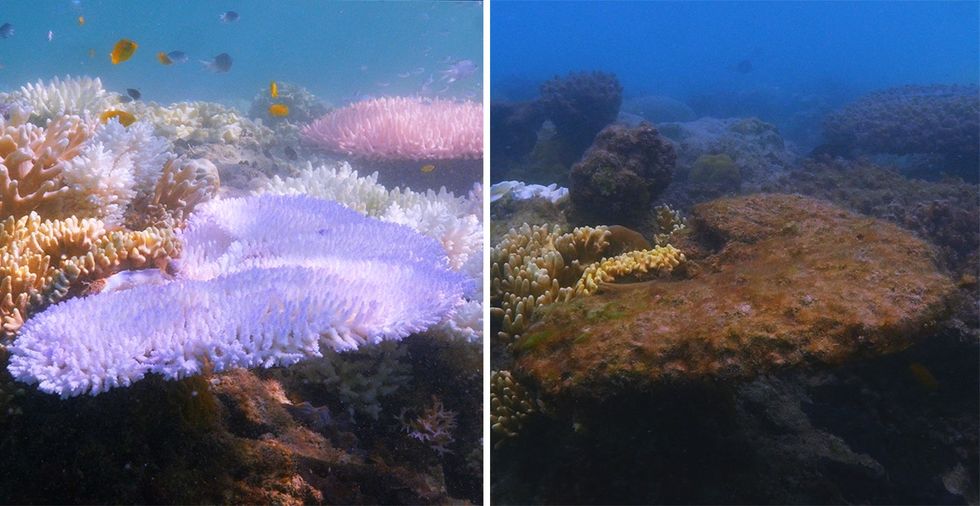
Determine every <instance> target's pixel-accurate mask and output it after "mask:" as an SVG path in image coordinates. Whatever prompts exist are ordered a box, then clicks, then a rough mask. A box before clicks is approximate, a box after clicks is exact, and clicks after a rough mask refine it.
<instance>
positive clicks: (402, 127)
mask: <svg viewBox="0 0 980 506" xmlns="http://www.w3.org/2000/svg"><path fill="white" fill-rule="evenodd" d="M302 133H303V137H305V138H306V139H307V140H308V141H310V142H312V143H313V144H315V145H317V146H320V147H321V148H324V149H326V150H329V151H334V152H338V153H343V154H346V155H348V156H354V157H357V158H364V159H368V160H376V161H393V160H461V159H466V160H472V159H476V158H480V157H482V156H483V105H482V104H480V103H478V102H469V101H466V102H459V101H454V100H445V99H438V98H436V99H426V98H418V97H382V98H376V99H371V100H363V101H360V102H356V103H353V104H351V105H348V106H347V107H343V108H341V109H337V110H334V111H331V112H330V113H328V114H327V115H325V116H323V117H322V118H320V119H318V120H316V121H314V122H312V123H310V124H309V125H307V126H306V127H304V128H303V132H302Z"/></svg>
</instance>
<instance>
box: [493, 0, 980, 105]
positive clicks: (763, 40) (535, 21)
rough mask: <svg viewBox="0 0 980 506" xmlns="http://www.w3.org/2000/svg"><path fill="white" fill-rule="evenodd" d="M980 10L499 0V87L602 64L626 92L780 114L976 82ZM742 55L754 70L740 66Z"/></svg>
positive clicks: (502, 90)
mask: <svg viewBox="0 0 980 506" xmlns="http://www.w3.org/2000/svg"><path fill="white" fill-rule="evenodd" d="M978 11H980V3H977V2H508V1H496V2H493V3H492V4H491V18H490V23H491V59H492V62H493V69H492V72H491V80H490V85H491V94H492V99H507V100H520V99H529V98H533V96H535V95H536V93H537V84H538V83H540V82H541V81H542V80H545V79H548V78H550V77H552V76H554V75H556V74H565V73H567V72H570V71H576V70H603V71H606V72H613V73H615V74H616V76H617V77H618V78H619V80H620V82H621V83H622V85H623V88H624V96H625V97H630V96H637V95H666V96H670V97H672V98H676V99H679V100H684V101H689V102H691V103H692V105H697V103H700V104H703V105H702V107H701V109H704V110H698V109H699V108H698V107H695V110H696V112H698V113H700V114H704V115H714V116H727V115H738V116H748V115H757V116H762V117H763V119H766V120H768V121H775V122H777V123H778V122H779V120H780V119H781V118H782V117H784V116H786V115H788V114H790V113H789V112H788V109H791V108H797V107H798V105H799V103H801V102H804V101H807V100H809V101H813V100H816V99H819V100H829V101H832V102H834V103H835V104H840V103H843V102H846V101H847V100H850V99H852V98H853V97H855V96H857V95H859V94H861V93H864V92H867V91H869V90H872V89H878V88H884V87H890V86H896V85H902V84H928V83H951V84H952V83H959V84H969V83H974V84H975V83H977V82H978V62H980V54H978V49H977V44H978V39H980V33H978V26H980V19H978ZM543 20H547V22H543ZM743 60H748V61H749V62H751V67H752V69H751V71H749V72H744V73H743V72H738V71H737V70H736V69H735V67H736V65H738V64H739V62H742V61H743ZM748 97H751V100H748ZM737 100H741V101H742V102H751V103H742V104H733V103H732V102H733V101H737ZM766 116H770V117H768V118H767V117H766Z"/></svg>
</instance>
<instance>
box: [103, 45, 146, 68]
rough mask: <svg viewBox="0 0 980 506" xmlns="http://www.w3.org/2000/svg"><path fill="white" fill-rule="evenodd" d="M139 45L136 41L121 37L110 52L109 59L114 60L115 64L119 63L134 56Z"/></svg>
mask: <svg viewBox="0 0 980 506" xmlns="http://www.w3.org/2000/svg"><path fill="white" fill-rule="evenodd" d="M137 47H139V46H137V45H136V43H135V42H133V41H131V40H129V39H119V42H116V45H115V46H113V48H112V52H111V53H109V59H110V60H112V64H113V65H118V64H120V63H122V62H124V61H126V60H128V59H130V58H131V57H132V56H133V53H135V52H136V48H137Z"/></svg>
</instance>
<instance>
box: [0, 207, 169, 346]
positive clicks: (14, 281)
mask: <svg viewBox="0 0 980 506" xmlns="http://www.w3.org/2000/svg"><path fill="white" fill-rule="evenodd" d="M179 252H180V245H179V243H178V242H177V240H176V239H175V237H174V235H173V232H172V231H170V230H169V229H156V228H149V229H147V230H143V231H140V232H132V231H126V230H116V231H112V232H106V230H105V226H104V225H103V223H102V222H101V221H99V220H97V219H94V218H86V219H78V218H76V217H74V216H73V217H71V218H68V219H65V220H41V217H40V216H38V214H37V213H33V212H32V213H31V214H29V215H28V216H23V217H21V218H14V217H9V218H7V219H6V220H5V221H4V222H3V223H2V226H0V318H2V327H3V333H5V334H8V335H10V334H13V333H14V332H16V331H17V330H18V329H19V328H20V326H21V325H22V324H23V323H24V320H25V319H26V318H27V317H28V314H29V312H30V311H32V310H35V309H37V308H40V307H43V306H46V305H48V304H52V303H55V302H57V301H59V300H61V299H63V298H65V297H66V296H67V295H68V294H69V291H70V290H71V289H73V288H79V287H80V286H81V283H83V282H86V281H91V280H95V279H99V278H103V277H106V276H109V275H110V274H112V273H114V272H116V271H119V270H123V269H139V268H143V267H147V266H152V265H154V264H155V263H156V262H158V261H159V260H161V259H163V260H165V259H167V258H171V257H174V256H176V255H177V254H178V253H179Z"/></svg>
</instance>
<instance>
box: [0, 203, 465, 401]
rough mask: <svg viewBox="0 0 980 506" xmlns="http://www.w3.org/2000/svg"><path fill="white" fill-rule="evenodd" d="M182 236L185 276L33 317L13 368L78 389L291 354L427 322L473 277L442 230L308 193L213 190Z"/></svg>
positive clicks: (317, 352)
mask: <svg viewBox="0 0 980 506" xmlns="http://www.w3.org/2000/svg"><path fill="white" fill-rule="evenodd" d="M183 239H184V241H185V247H186V248H187V250H186V251H187V255H186V256H185V257H184V259H183V260H182V262H181V263H180V266H179V267H180V272H179V273H178V274H177V276H176V279H175V280H174V281H171V282H169V283H166V284H163V285H143V286H137V287H135V288H132V289H129V290H124V291H116V292H108V293H105V292H104V293H100V294H98V295H93V296H90V297H86V298H81V299H73V300H69V301H67V302H64V303H61V304H58V305H55V306H53V307H51V308H50V309H48V310H46V311H44V312H42V313H40V314H38V315H37V316H35V317H34V318H32V319H30V320H28V322H27V323H26V324H25V325H24V327H23V328H22V329H21V332H20V335H19V337H18V338H17V340H16V341H15V342H14V344H13V345H12V346H11V347H10V348H9V350H10V353H11V359H10V365H9V370H10V372H11V374H13V376H14V377H15V378H17V379H18V380H20V381H25V382H28V383H37V384H38V387H39V388H40V389H41V390H42V391H45V392H50V393H56V394H59V395H61V396H62V397H71V396H76V395H80V394H85V393H91V394H93V395H94V394H98V393H101V392H104V391H106V390H108V389H111V388H114V387H120V386H128V385H130V384H131V383H132V382H134V381H138V380H140V379H142V378H143V377H144V376H145V375H146V374H148V373H155V374H160V375H161V376H163V377H164V378H167V379H177V378H182V377H186V376H190V375H194V374H199V373H202V372H207V371H211V370H213V371H222V370H226V369H230V368H235V367H258V366H262V367H272V366H276V365H289V364H293V363H296V362H298V361H300V360H302V359H304V358H310V357H319V356H321V350H322V349H333V350H336V351H344V350H350V349H355V348H357V347H358V346H360V345H362V344H365V343H374V342H379V341H381V340H384V339H399V338H402V337H405V336H407V335H409V334H411V333H415V332H421V331H424V330H425V329H427V328H428V327H429V326H431V325H433V324H435V323H437V322H439V321H440V320H442V319H443V318H444V317H445V316H446V315H447V314H449V313H451V311H452V310H453V308H454V307H455V306H456V305H457V304H458V303H459V302H460V301H461V300H462V296H463V293H464V292H465V291H466V289H467V288H468V286H467V285H468V282H467V280H466V278H465V276H464V275H462V274H459V273H456V272H453V271H452V270H450V269H449V267H448V260H447V259H446V256H445V253H444V252H443V250H442V248H441V247H440V246H439V244H438V243H437V242H436V241H434V240H432V239H430V238H427V237H425V236H422V235H420V234H418V233H416V232H414V231H412V230H411V229H409V228H408V227H404V226H400V225H395V224H389V223H383V222H380V221H377V220H374V219H371V218H367V217H364V216H362V215H360V214H358V213H356V212H354V211H351V210H348V209H345V208H344V207H342V206H340V205H339V204H336V203H333V202H328V201H323V200H318V199H314V198H309V197H300V196H260V197H249V198H245V199H229V200H221V201H213V202H210V203H208V204H206V205H204V206H202V207H201V208H200V209H198V210H197V211H196V212H195V213H194V215H192V217H191V219H190V223H189V225H188V228H187V231H186V233H185V234H184V235H183Z"/></svg>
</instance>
